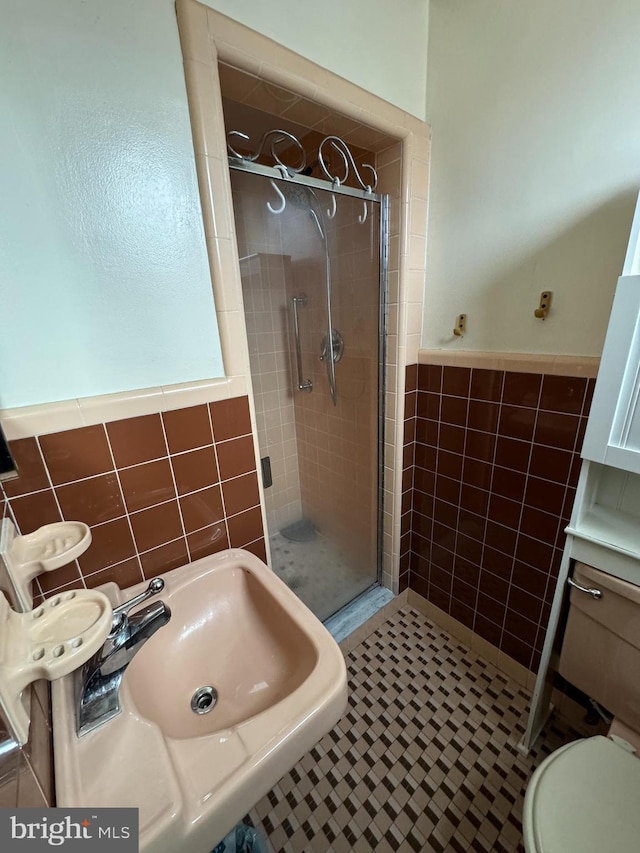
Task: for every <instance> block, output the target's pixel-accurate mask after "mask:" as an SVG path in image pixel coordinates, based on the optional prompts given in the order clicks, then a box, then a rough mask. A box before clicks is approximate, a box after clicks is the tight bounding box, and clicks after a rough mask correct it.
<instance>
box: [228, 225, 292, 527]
mask: <svg viewBox="0 0 640 853" xmlns="http://www.w3.org/2000/svg"><path fill="white" fill-rule="evenodd" d="M246 229H247V222H246V220H245V222H244V227H243V228H239V229H238V231H239V235H240V233H241V232H243V236H244V233H247V230H246ZM242 243H243V244H244V247H247V248H249V247H250V248H253V242H252V241H251V242H249V243H247V242H245V241H244V240H243V241H242ZM240 257H241V258H243V260H242V261H241V263H240V271H241V276H242V291H243V297H244V307H245V319H246V324H247V337H248V342H249V361H250V364H251V376H252V379H253V388H254V399H255V406H256V426H257V430H258V444H259V447H260V455H261V456H262V457H264V456H269V458H270V460H271V474H272V477H273V484H272V485H271V486H270V487H268V488H266V489H265V492H264V495H265V506H266V512H267V522H268V525H269V530H270V532H271V533H274V532H276V531H277V530H279V529H280V528H281V527H283V526H285V525H286V524H288V523H290V522H291V521H295V520H296V519H298V518H299V517H300V515H301V503H300V473H299V470H298V448H297V442H296V432H295V424H294V404H293V396H292V391H291V388H292V385H291V381H292V380H291V369H290V363H289V352H290V341H289V329H288V323H287V315H286V306H287V295H286V279H287V276H288V274H289V266H290V263H289V258H288V257H286V256H283V255H282V254H276V253H274V252H271V253H269V252H254V253H250V254H248V255H243V254H242V250H241V255H240Z"/></svg>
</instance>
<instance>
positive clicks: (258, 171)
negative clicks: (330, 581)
mask: <svg viewBox="0 0 640 853" xmlns="http://www.w3.org/2000/svg"><path fill="white" fill-rule="evenodd" d="M228 160H229V168H230V169H233V170H234V171H236V172H251V173H252V174H254V175H262V176H263V177H265V178H271V179H272V180H278V181H288V182H289V183H292V184H300V185H301V186H303V187H310V188H312V189H317V190H324V191H325V192H330V193H334V194H336V195H347V196H351V197H352V198H359V199H361V200H365V201H376V202H378V203H379V204H380V282H379V289H380V295H379V321H378V506H377V510H378V512H377V528H378V529H377V531H376V535H377V548H376V550H377V560H376V562H377V566H376V581H375V583H374V584H372V586H376V585H380V586H382V585H383V583H382V581H383V554H384V448H385V415H386V391H387V382H386V364H387V331H388V330H387V317H388V305H387V301H388V275H387V273H388V268H389V196H388V195H387V194H386V193H375V192H366V191H365V190H362V189H355V188H354V187H345V186H343V185H342V184H335V183H333V181H325V180H323V179H321V178H311V177H309V176H308V175H301V174H299V173H294V174H293V176H292V175H291V174H289V173H288V172H286V170H285V169H283V168H280V167H276V166H263V165H262V164H260V163H254V162H252V161H250V160H241V159H240V158H239V157H229V158H228ZM366 591H367V590H365V592H366Z"/></svg>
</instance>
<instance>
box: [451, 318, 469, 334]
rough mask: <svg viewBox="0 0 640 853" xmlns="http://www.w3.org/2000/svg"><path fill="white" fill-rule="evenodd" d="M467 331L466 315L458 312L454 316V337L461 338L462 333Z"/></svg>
mask: <svg viewBox="0 0 640 853" xmlns="http://www.w3.org/2000/svg"><path fill="white" fill-rule="evenodd" d="M466 331H467V315H466V314H458V316H457V317H456V324H455V326H454V327H453V334H454V335H455V336H456V338H461V337H462V336H463V335H464V333H465V332H466Z"/></svg>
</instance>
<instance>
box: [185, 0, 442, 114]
mask: <svg viewBox="0 0 640 853" xmlns="http://www.w3.org/2000/svg"><path fill="white" fill-rule="evenodd" d="M202 2H204V4H205V5H207V6H210V7H211V8H212V9H217V10H218V11H219V12H222V13H223V14H224V15H228V16H229V17H230V18H233V19H234V20H236V21H240V23H242V24H245V26H247V27H251V29H254V30H257V31H258V32H260V33H263V34H264V35H266V36H268V37H269V38H271V39H273V40H274V41H277V42H279V43H280V44H283V45H284V46H285V47H288V48H289V49H290V50H294V51H295V52H296V53H299V54H301V55H302V56H305V57H307V59H311V60H312V61H313V62H316V63H317V64H318V65H322V66H323V67H324V68H328V69H329V71H333V72H334V74H339V75H340V76H341V77H345V78H346V79H347V80H350V81H351V82H352V83H356V84H357V85H358V86H362V88H363V89H367V90H368V91H370V92H373V93H374V94H376V95H379V96H380V97H381V98H384V99H385V100H386V101H390V102H391V103H392V104H395V105H396V106H398V107H401V108H402V109H403V110H406V111H407V112H410V113H412V114H413V115H416V116H418V118H421V119H423V120H424V117H425V102H426V87H427V40H428V4H429V0H393V2H391V0H323V2H311V0H305V2H301V0H202Z"/></svg>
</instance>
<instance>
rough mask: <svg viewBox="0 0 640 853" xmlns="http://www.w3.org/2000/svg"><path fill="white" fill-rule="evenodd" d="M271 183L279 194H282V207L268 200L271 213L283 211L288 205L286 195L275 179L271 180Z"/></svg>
mask: <svg viewBox="0 0 640 853" xmlns="http://www.w3.org/2000/svg"><path fill="white" fill-rule="evenodd" d="M269 183H270V184H271V186H272V187H273V189H274V190H275V191H276V192H277V194H278V195H279V196H280V207H274V206H273V205H272V204H271V202H270V201H268V202H267V207H268V209H269V210H270V211H271V213H282V211H283V210H284V209H285V207H286V206H287V202H286V200H285V197H284V195H283V194H282V190H281V189H280V187H279V186H278V185H277V184H276V182H275V181H269Z"/></svg>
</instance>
